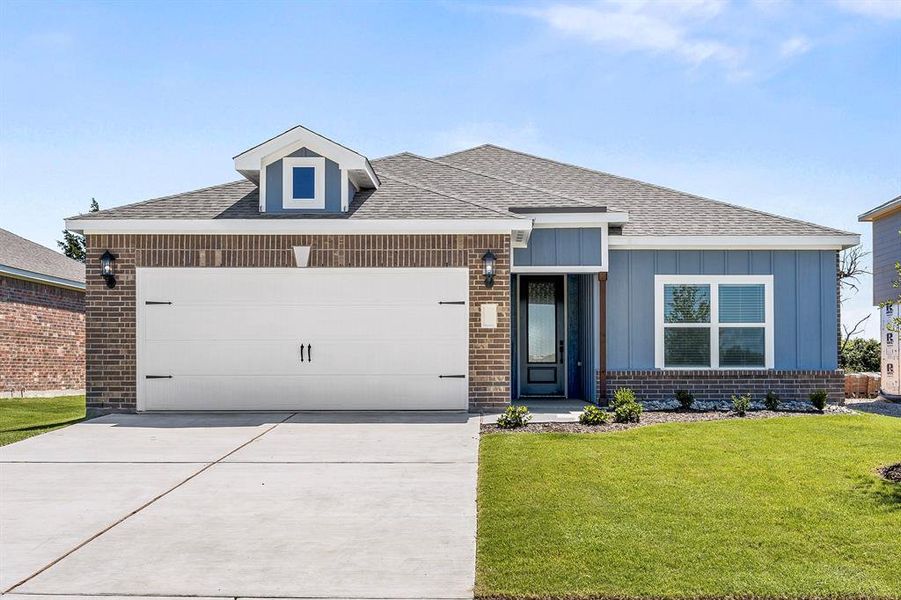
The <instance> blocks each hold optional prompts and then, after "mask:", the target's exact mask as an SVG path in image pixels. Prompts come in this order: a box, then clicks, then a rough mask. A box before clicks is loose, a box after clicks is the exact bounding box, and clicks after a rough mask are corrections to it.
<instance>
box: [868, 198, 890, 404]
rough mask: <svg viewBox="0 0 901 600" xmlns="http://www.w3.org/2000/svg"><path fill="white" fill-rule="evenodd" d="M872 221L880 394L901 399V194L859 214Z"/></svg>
mask: <svg viewBox="0 0 901 600" xmlns="http://www.w3.org/2000/svg"><path fill="white" fill-rule="evenodd" d="M858 220H859V221H862V222H869V223H872V224H873V306H878V307H880V308H879V314H880V321H881V323H880V325H881V327H880V329H879V331H880V338H881V339H880V342H881V346H882V377H881V380H880V381H881V383H880V385H881V388H882V389H881V390H880V394H881V395H882V396H884V397H885V398H888V399H890V400H896V401H899V400H901V350H899V346H901V340H899V339H898V336H899V335H901V334H899V332H898V331H897V327H896V326H893V325H891V324H892V323H897V320H896V319H897V317H898V316H899V314H901V303H899V302H898V299H899V297H901V289H898V285H899V283H898V282H899V277H901V275H899V273H898V269H897V267H896V265H897V264H898V261H901V196H897V197H895V198H893V199H891V200H889V201H888V202H886V203H885V204H882V205H880V206H877V207H876V208H874V209H873V210H869V211H867V212H865V213H864V214H862V215H860V217H858Z"/></svg>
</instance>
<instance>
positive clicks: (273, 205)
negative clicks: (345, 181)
mask: <svg viewBox="0 0 901 600" xmlns="http://www.w3.org/2000/svg"><path fill="white" fill-rule="evenodd" d="M287 157H316V158H319V157H321V155H319V154H316V153H315V152H313V151H312V150H308V149H307V148H301V149H300V150H296V151H294V152H292V153H291V154H288V155H287V156H286V158H287ZM283 164H284V163H283V159H279V160H277V161H275V162H274V163H272V164H270V165H267V166H266V212H267V213H340V212H341V185H342V181H341V169H340V168H339V167H338V163H336V162H334V161H332V160H329V159H328V158H326V159H325V208H316V209H314V208H285V206H284V190H283V189H282V169H283V168H284V167H283ZM353 191H354V190H353V186H351V187H350V192H351V193H350V194H349V198H351V199H352V198H353Z"/></svg>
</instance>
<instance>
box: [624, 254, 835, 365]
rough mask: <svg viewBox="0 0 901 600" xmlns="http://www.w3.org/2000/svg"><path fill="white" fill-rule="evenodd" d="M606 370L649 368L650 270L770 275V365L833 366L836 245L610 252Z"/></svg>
mask: <svg viewBox="0 0 901 600" xmlns="http://www.w3.org/2000/svg"><path fill="white" fill-rule="evenodd" d="M609 262H610V265H609V268H608V275H607V370H609V371H624V370H645V369H653V368H654V276H655V275H773V295H774V303H775V306H774V323H773V329H774V336H775V368H776V369H784V370H809V369H813V370H832V369H836V368H837V362H838V358H837V347H838V340H837V336H838V330H837V327H838V325H837V321H838V300H837V297H836V285H837V281H836V252H835V251H834V250H772V251H769V250H610V254H609Z"/></svg>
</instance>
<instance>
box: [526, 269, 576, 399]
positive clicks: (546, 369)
mask: <svg viewBox="0 0 901 600" xmlns="http://www.w3.org/2000/svg"><path fill="white" fill-rule="evenodd" d="M564 281H565V280H564V276H562V275H522V276H520V281H519V315H520V317H519V381H520V394H521V395H529V396H562V395H563V394H564V392H565V388H564V366H565V365H564V357H565V348H566V340H565V329H564V320H563V282H564Z"/></svg>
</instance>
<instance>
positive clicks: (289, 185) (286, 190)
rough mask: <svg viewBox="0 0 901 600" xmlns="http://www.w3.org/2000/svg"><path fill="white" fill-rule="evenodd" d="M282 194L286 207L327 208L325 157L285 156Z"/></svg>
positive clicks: (283, 160) (283, 203)
mask: <svg viewBox="0 0 901 600" xmlns="http://www.w3.org/2000/svg"><path fill="white" fill-rule="evenodd" d="M282 195H283V200H282V205H283V206H284V207H285V208H325V159H324V158H322V157H318V156H317V157H314V156H298V157H295V156H289V157H286V158H283V159H282Z"/></svg>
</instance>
